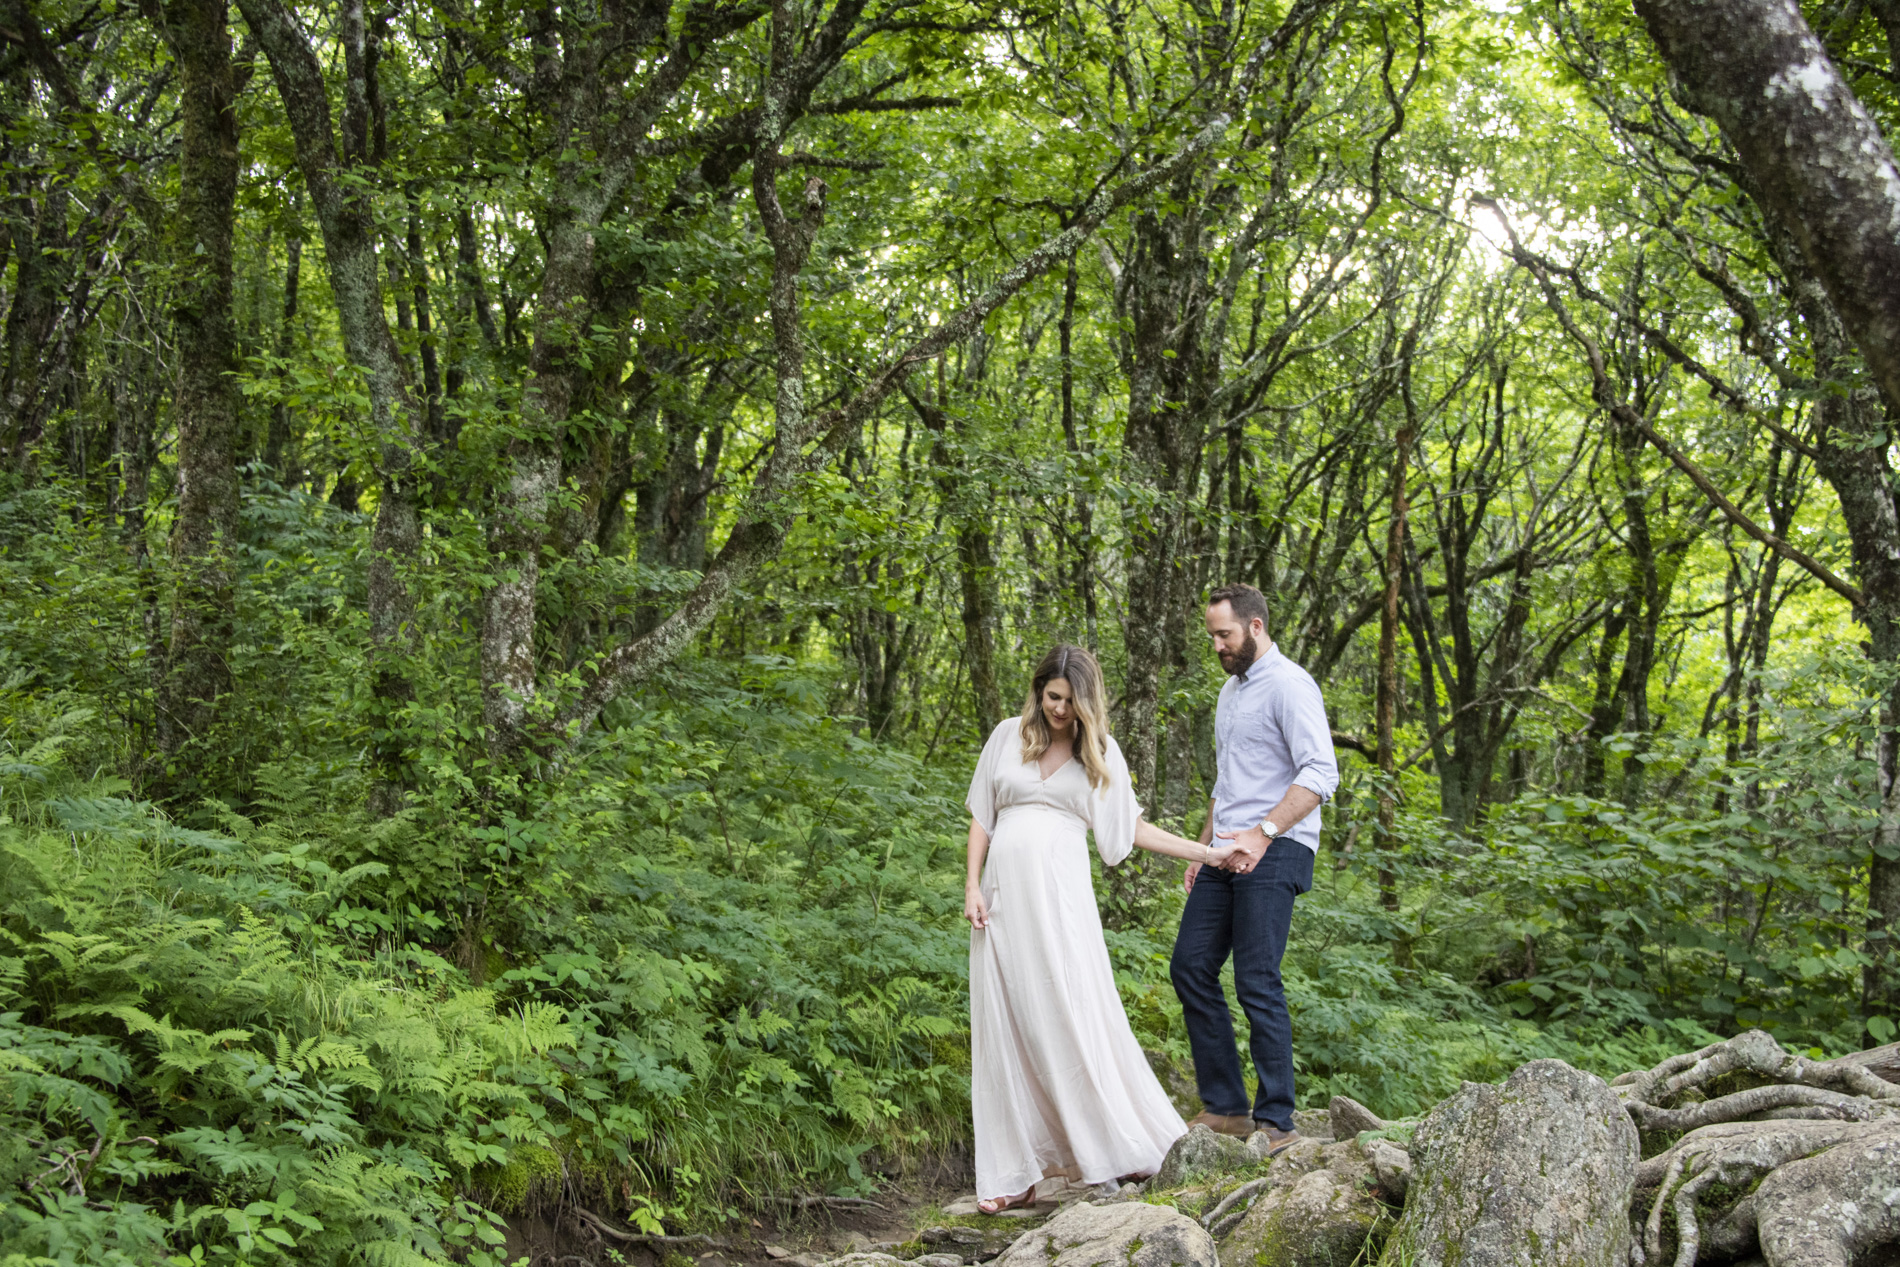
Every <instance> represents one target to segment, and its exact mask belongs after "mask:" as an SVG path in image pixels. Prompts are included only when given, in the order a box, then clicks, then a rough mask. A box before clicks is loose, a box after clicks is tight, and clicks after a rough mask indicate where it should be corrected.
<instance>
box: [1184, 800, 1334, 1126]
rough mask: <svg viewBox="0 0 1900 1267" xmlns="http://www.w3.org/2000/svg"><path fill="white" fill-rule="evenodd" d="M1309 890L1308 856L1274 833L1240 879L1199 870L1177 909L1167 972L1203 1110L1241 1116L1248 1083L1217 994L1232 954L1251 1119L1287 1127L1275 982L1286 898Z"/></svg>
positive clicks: (1285, 1067) (1284, 1031)
mask: <svg viewBox="0 0 1900 1267" xmlns="http://www.w3.org/2000/svg"><path fill="white" fill-rule="evenodd" d="M1312 887H1313V851H1312V850H1310V849H1308V848H1307V847H1306V846H1305V845H1303V844H1301V843H1300V842H1299V841H1297V840H1292V839H1289V838H1287V837H1285V836H1281V837H1280V838H1279V839H1277V840H1275V841H1274V842H1273V844H1272V845H1270V846H1268V848H1267V852H1266V853H1265V854H1263V855H1261V858H1260V862H1259V865H1258V866H1256V867H1255V868H1254V869H1253V870H1252V871H1251V872H1249V873H1248V874H1246V875H1235V874H1234V873H1233V872H1231V871H1222V870H1221V869H1219V868H1218V867H1202V868H1201V873H1200V875H1199V876H1198V877H1196V879H1195V881H1194V890H1193V892H1191V893H1189V894H1188V901H1187V909H1186V910H1185V911H1183V912H1182V913H1181V931H1180V933H1179V935H1177V936H1176V937H1175V939H1174V959H1173V962H1172V963H1170V964H1169V975H1171V976H1172V977H1173V978H1174V993H1175V995H1176V996H1177V997H1179V998H1180V1000H1181V1012H1182V1015H1183V1016H1184V1018H1185V1019H1186V1021H1187V1031H1188V1043H1189V1045H1190V1046H1192V1047H1193V1049H1194V1076H1195V1078H1196V1080H1197V1081H1198V1082H1199V1083H1200V1090H1201V1100H1202V1102H1203V1103H1205V1104H1206V1105H1207V1111H1208V1112H1210V1113H1219V1114H1221V1115H1223V1116H1226V1117H1239V1116H1244V1115H1245V1114H1246V1112H1247V1084H1246V1083H1245V1082H1244V1081H1243V1080H1242V1079H1241V1075H1240V1057H1239V1054H1238V1053H1237V1052H1236V1051H1235V1049H1234V1023H1233V1020H1232V1018H1231V1017H1230V1016H1229V1014H1228V1011H1227V995H1226V994H1225V992H1224V991H1222V989H1221V984H1220V972H1221V966H1222V965H1223V964H1225V963H1226V962H1227V956H1228V955H1229V954H1232V955H1233V957H1234V993H1235V994H1237V995H1238V996H1239V997H1240V1006H1241V1008H1242V1010H1244V1011H1245V1012H1246V1014H1247V1021H1248V1024H1249V1026H1250V1028H1251V1030H1252V1033H1251V1034H1250V1035H1249V1038H1250V1042H1249V1046H1250V1047H1251V1048H1252V1050H1253V1067H1254V1072H1255V1074H1256V1075H1258V1077H1259V1079H1260V1090H1259V1094H1258V1095H1256V1096H1255V1098H1254V1103H1253V1116H1254V1120H1255V1121H1257V1122H1259V1123H1261V1124H1262V1125H1271V1126H1277V1127H1279V1128H1280V1129H1281V1130H1283V1131H1290V1130H1292V1129H1293V1021H1292V1018H1290V1017H1289V1016H1288V1015H1287V1010H1286V990H1285V989H1284V988H1283V987H1282V986H1281V984H1280V956H1281V955H1283V954H1285V953H1286V937H1287V928H1288V926H1289V925H1291V924H1292V922H1293V899H1294V898H1296V897H1298V896H1299V895H1300V894H1302V893H1304V892H1306V891H1307V890H1308V889H1310V888H1312Z"/></svg>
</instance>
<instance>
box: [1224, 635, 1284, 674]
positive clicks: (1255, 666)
mask: <svg viewBox="0 0 1900 1267" xmlns="http://www.w3.org/2000/svg"><path fill="white" fill-rule="evenodd" d="M1279 658H1280V644H1279V643H1277V642H1269V643H1267V649H1266V650H1265V651H1262V652H1261V653H1260V654H1259V656H1258V657H1256V658H1255V660H1254V662H1253V663H1252V664H1250V665H1248V666H1247V667H1246V668H1244V669H1242V670H1241V671H1240V672H1239V673H1238V674H1236V675H1235V676H1236V677H1238V678H1239V679H1240V680H1241V681H1242V682H1250V681H1252V680H1253V675H1254V674H1255V673H1257V672H1259V671H1260V670H1261V669H1264V668H1266V667H1267V666H1268V665H1270V664H1272V663H1273V662H1274V661H1275V660H1278V659H1279Z"/></svg>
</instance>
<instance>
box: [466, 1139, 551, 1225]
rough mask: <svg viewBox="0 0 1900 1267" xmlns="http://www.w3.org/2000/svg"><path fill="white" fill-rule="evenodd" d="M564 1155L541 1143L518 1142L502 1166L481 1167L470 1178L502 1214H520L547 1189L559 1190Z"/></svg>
mask: <svg viewBox="0 0 1900 1267" xmlns="http://www.w3.org/2000/svg"><path fill="white" fill-rule="evenodd" d="M562 1173H563V1171H562V1167H561V1155H560V1154H559V1153H557V1152H555V1151H554V1150H553V1149H552V1148H545V1147H543V1146H542V1145H540V1144H517V1145H515V1147H514V1149H513V1150H512V1151H511V1152H510V1153H509V1154H508V1161H507V1162H506V1164H504V1165H500V1166H480V1167H477V1168H476V1170H475V1173H474V1174H473V1175H472V1176H471V1177H470V1179H471V1184H472V1186H473V1187H474V1188H475V1189H476V1190H477V1191H479V1192H481V1193H482V1194H483V1195H484V1197H485V1198H486V1202H485V1203H486V1204H487V1205H488V1207H489V1208H490V1209H492V1210H494V1211H496V1212H497V1213H500V1214H520V1213H522V1212H523V1211H525V1210H527V1209H528V1208H529V1204H530V1202H532V1201H533V1200H535V1199H536V1198H537V1197H539V1196H540V1195H541V1194H542V1193H544V1192H551V1191H554V1190H558V1189H559V1187H560V1185H561V1176H562Z"/></svg>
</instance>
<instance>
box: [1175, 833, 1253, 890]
mask: <svg viewBox="0 0 1900 1267" xmlns="http://www.w3.org/2000/svg"><path fill="white" fill-rule="evenodd" d="M1239 856H1240V850H1239V848H1238V847H1237V846H1236V845H1234V844H1233V843H1232V842H1231V841H1229V842H1227V843H1223V844H1217V845H1210V846H1209V847H1208V850H1207V856H1206V857H1205V858H1204V859H1203V860H1202V861H1200V862H1190V863H1189V864H1188V869H1187V874H1186V875H1185V876H1183V877H1182V878H1181V892H1183V893H1192V892H1194V881H1195V879H1196V877H1198V876H1199V875H1200V874H1201V868H1202V867H1222V868H1225V869H1226V870H1229V871H1231V870H1233V869H1234V860H1235V859H1236V858H1238V857H1239Z"/></svg>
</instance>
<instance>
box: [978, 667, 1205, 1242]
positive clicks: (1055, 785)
mask: <svg viewBox="0 0 1900 1267" xmlns="http://www.w3.org/2000/svg"><path fill="white" fill-rule="evenodd" d="M1104 695H1105V692H1104V691H1103V688H1102V670H1101V667H1100V666H1099V665H1098V664H1096V662H1095V657H1094V656H1092V655H1090V654H1089V653H1088V652H1087V651H1084V650H1083V649H1082V648H1080V647H1071V646H1067V645H1059V646H1057V647H1055V648H1054V649H1053V650H1051V651H1050V652H1049V654H1048V655H1046V656H1044V657H1043V658H1042V663H1041V664H1039V665H1037V666H1036V676H1035V681H1034V684H1033V685H1032V686H1031V687H1030V690H1029V699H1028V701H1027V702H1026V703H1025V704H1024V705H1023V712H1022V716H1021V717H1012V718H1010V719H1009V720H1007V721H1005V722H1003V723H1002V724H1000V725H999V726H997V728H996V729H995V730H994V731H992V732H991V733H990V737H989V742H988V743H986V744H984V745H983V755H982V757H981V759H979V760H978V762H977V766H976V777H975V778H973V779H972V780H971V781H970V798H969V801H968V804H969V807H970V816H971V821H970V854H969V873H968V877H967V879H966V882H965V886H964V899H963V914H964V918H966V919H968V920H969V921H970V1066H971V1070H970V1102H971V1108H972V1110H973V1112H974V1115H975V1119H976V1192H977V1197H978V1199H979V1208H980V1209H982V1211H983V1212H984V1213H985V1214H998V1213H1001V1212H1002V1211H1004V1210H1007V1209H1010V1208H1012V1207H1014V1206H1019V1205H1026V1204H1028V1202H1029V1201H1030V1200H1031V1199H1032V1194H1033V1192H1034V1190H1035V1186H1036V1184H1037V1183H1038V1182H1040V1181H1041V1180H1043V1179H1047V1178H1051V1177H1054V1176H1057V1175H1060V1176H1062V1177H1063V1178H1066V1179H1070V1180H1079V1181H1080V1182H1082V1183H1086V1184H1099V1183H1105V1182H1108V1181H1110V1180H1115V1179H1126V1178H1132V1177H1138V1176H1146V1175H1149V1174H1152V1173H1154V1170H1155V1168H1156V1167H1158V1166H1159V1165H1160V1164H1161V1159H1162V1158H1163V1157H1164V1156H1166V1155H1167V1151H1168V1146H1169V1145H1170V1144H1172V1143H1173V1142H1174V1141H1175V1140H1176V1139H1179V1138H1180V1137H1181V1136H1182V1135H1183V1134H1185V1133H1186V1131H1187V1127H1186V1125H1185V1124H1183V1123H1182V1121H1181V1115H1180V1114H1179V1113H1177V1112H1175V1110H1174V1106H1173V1105H1172V1104H1170V1103H1169V1102H1168V1097H1167V1094H1166V1093H1165V1092H1163V1091H1162V1089H1161V1084H1160V1083H1159V1082H1157V1081H1156V1080H1155V1076H1154V1073H1153V1072H1152V1071H1151V1070H1150V1069H1149V1068H1148V1062H1147V1060H1146V1059H1145V1058H1144V1057H1143V1056H1142V1054H1141V1045H1140V1044H1139V1043H1137V1042H1136V1041H1135V1035H1134V1033H1133V1032H1132V1031H1131V1030H1130V1029H1129V1028H1128V1016H1127V1014H1126V1013H1125V1012H1123V1011H1122V1004H1121V996H1120V995H1118V994H1117V993H1116V992H1115V978H1114V973H1113V971H1112V970H1111V969H1110V967H1109V962H1108V946H1107V944H1106V943H1105V942H1104V941H1103V940H1102V921H1101V917H1100V916H1099V915H1098V914H1097V913H1096V909H1095V888H1094V884H1093V882H1092V880H1091V878H1090V875H1089V859H1088V841H1087V839H1086V833H1088V832H1091V831H1092V832H1094V833H1095V850H1096V852H1097V853H1099V854H1100V855H1101V858H1102V861H1103V863H1105V864H1106V865H1108V866H1111V867H1112V866H1114V865H1115V864H1116V863H1118V862H1120V861H1122V859H1124V858H1126V857H1127V856H1128V854H1129V852H1130V850H1131V849H1134V848H1136V847H1139V848H1142V849H1147V850H1151V851H1153V852H1155V853H1159V854H1166V855H1168V856H1169V857H1174V858H1183V859H1186V860H1188V861H1190V862H1200V863H1208V864H1212V865H1215V866H1218V865H1220V864H1221V863H1222V862H1224V861H1225V860H1226V859H1227V857H1228V855H1229V854H1231V853H1232V852H1233V846H1232V845H1215V846H1212V847H1209V846H1207V845H1199V844H1195V843H1193V842H1192V841H1188V840H1183V839H1182V838H1181V837H1179V836H1175V835H1171V834H1169V833H1168V832H1165V831H1163V830H1161V829H1160V828H1159V827H1156V826H1155V825H1154V824H1152V823H1147V822H1143V821H1142V818H1141V806H1140V805H1138V804H1136V803H1135V789H1134V785H1133V784H1132V783H1131V782H1130V781H1129V778H1128V766H1127V763H1126V762H1124V761H1123V760H1122V754H1121V749H1120V748H1118V747H1117V746H1116V745H1115V740H1114V739H1113V738H1112V737H1111V736H1110V735H1109V733H1108V718H1107V714H1106V710H1105V707H1104Z"/></svg>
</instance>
